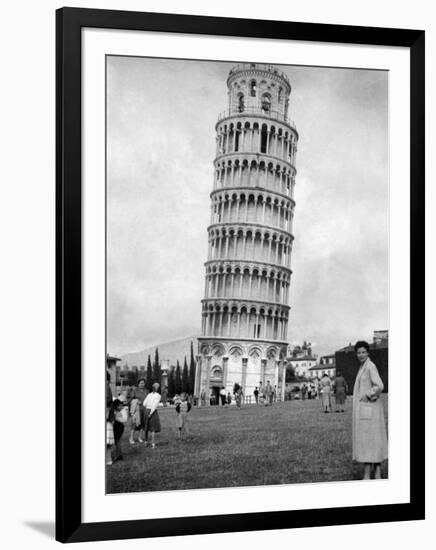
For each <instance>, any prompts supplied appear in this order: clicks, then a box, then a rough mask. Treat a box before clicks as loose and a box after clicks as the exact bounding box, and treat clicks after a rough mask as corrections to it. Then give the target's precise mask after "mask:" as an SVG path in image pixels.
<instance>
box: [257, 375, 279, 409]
mask: <svg viewBox="0 0 436 550" xmlns="http://www.w3.org/2000/svg"><path fill="white" fill-rule="evenodd" d="M253 395H254V400H255V402H256V405H265V407H267V406H268V405H272V404H273V403H275V402H276V401H277V386H274V387H273V386H272V385H271V382H270V381H269V380H267V382H266V384H265V385H263V384H262V382H259V386H256V387H255V388H254V391H253Z"/></svg>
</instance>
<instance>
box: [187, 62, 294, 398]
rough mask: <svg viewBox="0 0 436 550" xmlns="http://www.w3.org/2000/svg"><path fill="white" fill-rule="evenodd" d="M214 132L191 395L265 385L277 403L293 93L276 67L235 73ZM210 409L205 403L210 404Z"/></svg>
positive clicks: (285, 310) (287, 270)
mask: <svg viewBox="0 0 436 550" xmlns="http://www.w3.org/2000/svg"><path fill="white" fill-rule="evenodd" d="M227 88H228V109H227V110H226V111H225V112H223V113H221V114H220V115H219V117H218V122H217V124H216V127H215V128H216V158H215V161H214V183H213V190H212V192H211V223H210V226H209V227H208V234H209V253H208V258H207V261H206V263H205V268H206V276H205V290H204V299H203V300H202V329H201V337H199V339H198V357H197V371H196V385H195V393H196V395H201V393H202V392H205V395H206V397H207V403H209V397H210V396H212V395H215V396H216V398H215V400H213V401H215V402H217V394H218V391H219V389H220V388H221V387H223V386H224V388H225V390H226V392H230V393H232V391H233V386H234V384H235V383H238V384H240V385H241V386H242V388H243V392H244V395H245V396H246V398H247V397H248V396H251V399H252V400H253V391H254V389H255V387H256V386H259V385H260V384H263V385H265V384H266V383H267V381H268V380H269V381H270V383H271V385H272V386H276V389H277V397H278V399H283V398H284V391H285V369H286V349H287V328H288V320H289V309H290V308H289V305H288V301H289V287H290V282H291V273H292V272H291V265H290V260H291V250H292V241H293V235H292V220H293V215H294V207H295V201H294V185H295V174H296V169H295V155H296V151H297V141H298V132H297V130H296V128H295V125H294V124H293V123H292V122H291V121H290V119H289V96H290V93H291V85H290V83H289V80H288V77H287V76H286V75H285V74H284V73H283V72H281V71H279V70H277V69H276V68H275V67H273V66H270V65H260V64H257V63H256V64H242V65H237V66H235V67H234V68H233V69H232V70H231V71H230V73H229V76H228V78H227ZM213 401H212V402H213Z"/></svg>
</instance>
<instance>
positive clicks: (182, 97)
mask: <svg viewBox="0 0 436 550" xmlns="http://www.w3.org/2000/svg"><path fill="white" fill-rule="evenodd" d="M247 61H251V60H247ZM107 63H108V65H107V143H108V165H107V201H108V203H107V229H108V231H107V238H108V246H107V312H108V318H107V337H108V352H110V353H115V354H123V353H126V352H130V351H137V350H140V349H143V348H144V347H148V346H149V345H154V344H159V343H163V342H167V341H169V340H173V339H177V338H183V337H185V336H190V335H193V334H198V333H199V330H200V326H201V305H200V300H201V299H202V297H203V291H204V265H203V264H204V262H205V260H206V256H207V231H206V228H207V226H208V224H209V222H210V197H209V194H210V191H211V189H212V183H213V159H214V155H215V130H214V125H215V123H216V120H217V115H218V113H219V112H221V111H223V110H224V109H226V108H227V88H226V78H227V75H228V72H229V70H230V69H231V67H232V66H233V63H221V62H199V61H179V60H166V59H147V58H131V57H109V58H108V61H107ZM280 68H281V69H282V70H283V71H284V72H286V73H287V75H288V77H289V79H290V82H291V85H292V94H291V102H290V116H291V118H292V119H293V120H294V121H295V122H296V125H297V129H298V131H299V134H300V139H299V144H298V153H297V178H296V188H295V199H296V203H297V205H296V210H295V219H294V234H295V242H294V247H293V253H292V254H293V256H292V269H293V275H292V281H291V292H290V305H291V313H290V322H289V332H288V340H289V341H290V342H291V343H298V342H302V341H303V340H309V341H311V342H313V343H314V344H315V345H314V351H315V352H318V353H327V352H330V351H335V350H336V349H338V348H339V347H342V346H344V345H347V344H348V343H349V342H350V341H355V340H356V339H358V338H370V337H371V335H372V332H373V330H375V329H385V328H388V320H389V319H388V305H389V304H388V290H389V287H388V221H389V220H388V200H389V180H388V177H389V173H388V103H387V101H388V99H387V98H388V74H387V73H386V72H381V71H369V70H352V69H332V68H314V67H297V66H281V67H280Z"/></svg>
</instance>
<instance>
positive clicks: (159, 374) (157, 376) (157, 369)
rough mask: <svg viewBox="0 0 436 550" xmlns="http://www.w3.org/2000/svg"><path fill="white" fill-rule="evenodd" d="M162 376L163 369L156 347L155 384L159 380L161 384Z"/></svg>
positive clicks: (154, 362) (154, 363)
mask: <svg viewBox="0 0 436 550" xmlns="http://www.w3.org/2000/svg"><path fill="white" fill-rule="evenodd" d="M161 378H162V371H161V368H160V363H159V351H158V349H157V348H156V350H155V352H154V361H153V384H154V383H155V382H157V383H158V384H159V385H160V384H161Z"/></svg>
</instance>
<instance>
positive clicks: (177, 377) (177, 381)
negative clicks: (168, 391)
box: [174, 361, 182, 394]
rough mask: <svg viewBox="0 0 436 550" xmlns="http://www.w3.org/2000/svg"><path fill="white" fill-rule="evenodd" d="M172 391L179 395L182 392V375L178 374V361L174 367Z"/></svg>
mask: <svg viewBox="0 0 436 550" xmlns="http://www.w3.org/2000/svg"><path fill="white" fill-rule="evenodd" d="M174 391H175V392H176V393H179V394H180V393H181V392H182V375H181V372H180V365H179V361H177V366H176V373H175V381H174Z"/></svg>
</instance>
